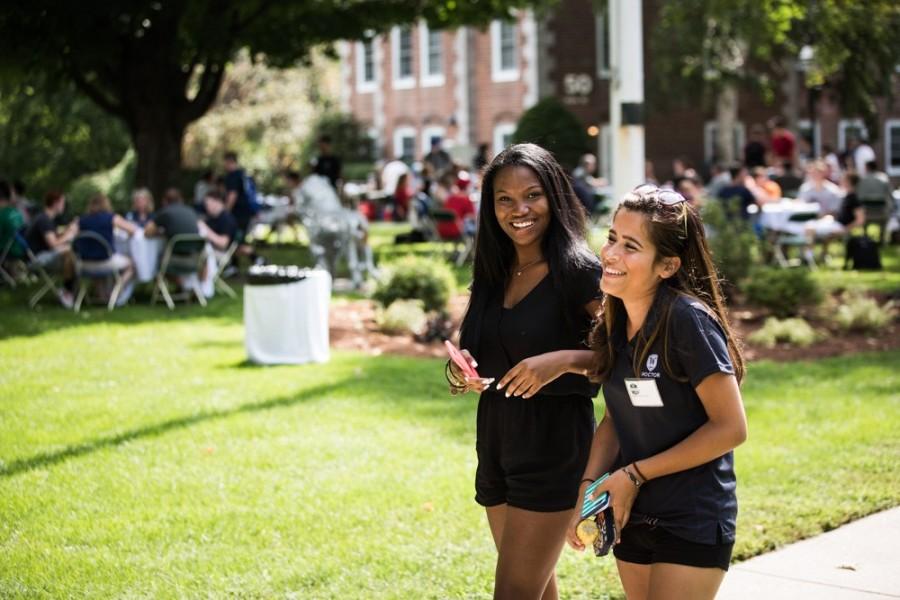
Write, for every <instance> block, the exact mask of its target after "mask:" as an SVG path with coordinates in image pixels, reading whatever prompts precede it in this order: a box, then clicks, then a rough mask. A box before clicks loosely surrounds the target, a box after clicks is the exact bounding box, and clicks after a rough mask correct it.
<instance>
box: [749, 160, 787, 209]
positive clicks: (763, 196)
mask: <svg viewBox="0 0 900 600" xmlns="http://www.w3.org/2000/svg"><path fill="white" fill-rule="evenodd" d="M746 185H747V189H749V190H750V192H751V193H752V194H753V197H754V198H756V204H758V205H759V206H762V205H763V204H768V203H769V202H777V201H779V200H781V186H780V185H778V184H777V183H775V182H774V181H772V180H771V179H769V174H768V173H767V172H766V168H765V167H754V168H753V171H752V176H751V177H748V178H747V181H746Z"/></svg>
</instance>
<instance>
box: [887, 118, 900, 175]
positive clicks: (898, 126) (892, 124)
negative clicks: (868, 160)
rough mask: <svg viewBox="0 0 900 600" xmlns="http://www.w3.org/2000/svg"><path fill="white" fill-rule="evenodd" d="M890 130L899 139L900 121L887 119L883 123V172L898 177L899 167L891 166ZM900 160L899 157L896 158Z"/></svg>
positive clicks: (899, 173)
mask: <svg viewBox="0 0 900 600" xmlns="http://www.w3.org/2000/svg"><path fill="white" fill-rule="evenodd" d="M891 129H893V130H894V131H895V132H896V133H895V135H897V136H898V137H900V119H888V120H886V121H885V122H884V170H885V172H886V173H887V174H888V175H892V176H894V177H897V176H900V165H897V166H893V165H891V158H893V157H892V155H891ZM897 159H898V160H900V156H898V157H897Z"/></svg>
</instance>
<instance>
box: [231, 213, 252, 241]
mask: <svg viewBox="0 0 900 600" xmlns="http://www.w3.org/2000/svg"><path fill="white" fill-rule="evenodd" d="M232 214H233V213H232ZM234 220H235V221H236V222H237V226H238V228H237V232H236V233H235V235H234V239H235V240H237V243H238V244H243V243H244V242H246V241H247V235H248V234H249V233H250V222H251V221H253V216H252V215H240V216H238V215H234Z"/></svg>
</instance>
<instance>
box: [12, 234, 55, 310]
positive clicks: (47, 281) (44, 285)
mask: <svg viewBox="0 0 900 600" xmlns="http://www.w3.org/2000/svg"><path fill="white" fill-rule="evenodd" d="M15 239H16V242H17V243H18V244H19V246H20V247H22V248H23V249H24V250H25V267H26V268H27V269H28V272H29V273H31V274H33V275H35V276H36V277H37V279H38V283H40V287H39V288H38V290H37V291H36V292H35V293H34V294H32V295H31V297H30V298H29V299H28V306H29V307H30V308H34V307H35V306H37V304H38V302H40V301H41V299H42V298H43V297H44V296H46V295H47V292H56V293H57V294H59V291H60V290H59V286H57V285H56V282H55V281H53V278H52V277H50V274H49V273H47V270H46V269H45V268H44V265H42V264H41V263H40V261H39V260H38V258H37V256H35V254H34V252H32V251H31V248H30V247H29V246H28V242H27V241H25V238H24V237H22V234H20V233H17V234H16V236H15Z"/></svg>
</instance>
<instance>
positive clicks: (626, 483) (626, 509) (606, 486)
mask: <svg viewBox="0 0 900 600" xmlns="http://www.w3.org/2000/svg"><path fill="white" fill-rule="evenodd" d="M603 492H609V500H610V504H612V510H613V518H614V519H615V521H616V543H617V544H618V543H619V540H621V539H622V528H623V527H625V525H626V524H627V523H628V518H629V517H630V516H631V507H632V506H633V505H634V500H635V498H637V493H638V488H636V487H635V485H634V483H632V482H631V478H630V477H628V475H626V474H625V472H624V471H623V469H619V470H618V471H616V472H614V473H611V474H610V476H609V477H607V478H606V480H605V481H604V482H603V483H601V484H600V485H598V486H597V488H596V489H595V490H594V491H593V493H592V494H591V500H596V499H597V498H598V497H600V495H601V494H602V493H603Z"/></svg>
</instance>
